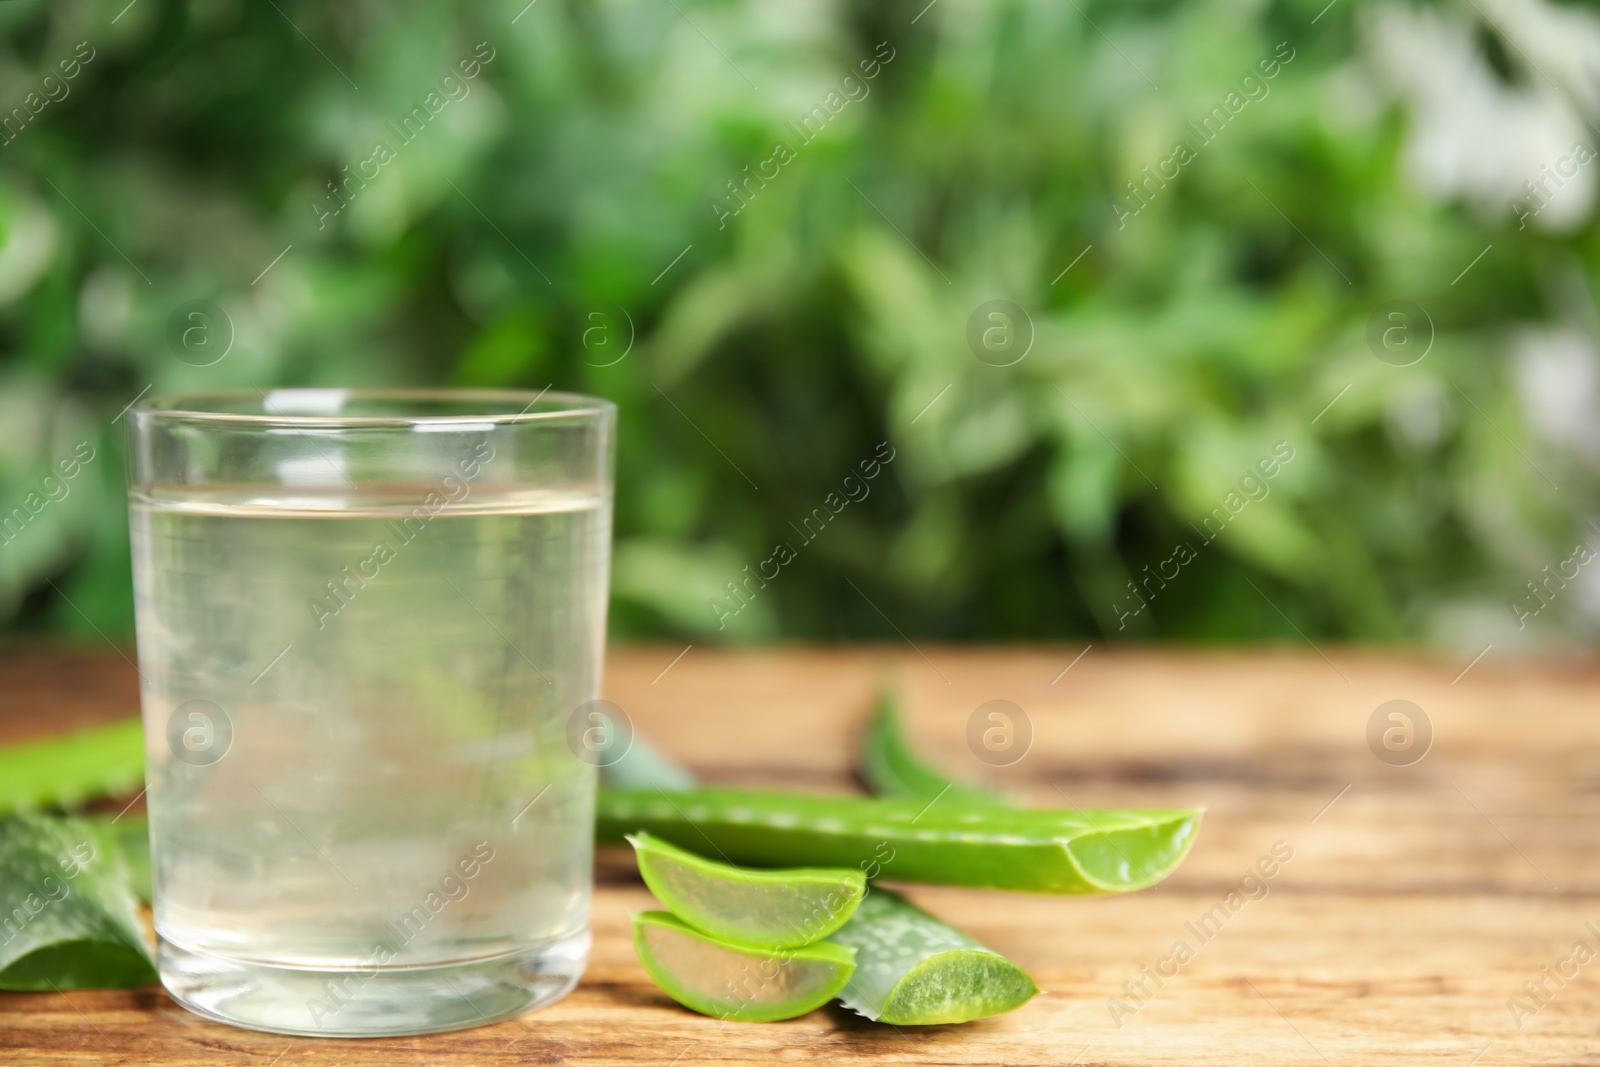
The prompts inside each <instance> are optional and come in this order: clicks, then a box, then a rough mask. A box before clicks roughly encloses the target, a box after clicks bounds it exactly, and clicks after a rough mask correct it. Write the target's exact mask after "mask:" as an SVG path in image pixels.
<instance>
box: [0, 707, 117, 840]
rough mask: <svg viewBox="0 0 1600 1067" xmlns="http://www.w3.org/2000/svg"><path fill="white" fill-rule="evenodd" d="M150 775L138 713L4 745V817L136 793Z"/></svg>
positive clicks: (0, 789)
mask: <svg viewBox="0 0 1600 1067" xmlns="http://www.w3.org/2000/svg"><path fill="white" fill-rule="evenodd" d="M143 779H144V733H143V730H142V728H141V726H140V722H139V720H138V719H137V718H133V719H124V720H122V721H121V722H115V723H112V724H110V725H109V726H95V727H92V728H90V729H87V730H79V731H77V732H76V733H71V734H66V735H64V736H60V737H47V738H45V739H43V740H41V741H28V742H24V743H23V744H20V745H10V746H7V747H5V748H0V816H4V815H10V814H13V813H14V812H19V811H32V810H34V809H35V808H44V807H60V808H75V807H77V806H78V805H80V804H82V803H84V802H85V801H87V800H92V799H94V798H95V797H101V796H112V795H115V794H118V793H132V792H133V791H134V790H136V789H138V788H139V785H140V783H141V782H142V781H143Z"/></svg>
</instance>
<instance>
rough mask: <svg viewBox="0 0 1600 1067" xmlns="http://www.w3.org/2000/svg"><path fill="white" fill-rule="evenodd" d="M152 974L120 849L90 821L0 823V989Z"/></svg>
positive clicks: (130, 982)
mask: <svg viewBox="0 0 1600 1067" xmlns="http://www.w3.org/2000/svg"><path fill="white" fill-rule="evenodd" d="M155 980H156V970H155V965H154V963H153V962H152V961H151V959H150V952H149V949H148V948H147V947H146V946H145V942H144V936H143V933H142V931H141V930H140V927H139V919H138V912H137V903H136V901H135V900H134V896H133V893H132V891H131V890H130V889H129V887H128V872H127V869H126V866H125V865H124V863H123V860H122V855H121V853H120V851H119V850H118V849H117V847H116V844H115V842H114V841H113V840H112V837H111V834H110V833H109V832H108V831H107V829H106V828H105V827H103V826H101V825H98V824H97V823H95V822H94V821H92V820H89V819H79V818H58V817H50V816H42V815H20V816H17V817H15V818H11V819H7V820H5V821H3V822H0V989H21V990H36V991H43V990H52V989H55V990H59V989H106V988H124V987H130V986H139V985H145V984H147V983H149V982H153V981H155Z"/></svg>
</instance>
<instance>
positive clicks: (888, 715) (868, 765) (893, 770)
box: [857, 688, 1009, 805]
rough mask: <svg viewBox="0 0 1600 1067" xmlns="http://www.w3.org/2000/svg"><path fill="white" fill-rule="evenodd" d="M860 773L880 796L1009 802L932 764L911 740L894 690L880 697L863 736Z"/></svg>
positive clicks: (870, 787) (859, 763) (992, 802)
mask: <svg viewBox="0 0 1600 1067" xmlns="http://www.w3.org/2000/svg"><path fill="white" fill-rule="evenodd" d="M857 770H858V771H859V773H860V775H861V778H862V780H863V781H865V782H866V783H867V788H869V789H871V790H872V791H873V792H874V793H876V794H877V795H878V796H886V797H907V798H916V797H920V798H922V800H924V801H929V800H933V799H934V798H936V797H937V798H941V799H943V800H953V801H957V802H958V803H962V804H967V805H977V804H997V805H1004V804H1007V803H1009V801H1008V800H1007V799H1006V798H1005V797H1003V796H1001V795H1000V794H999V793H996V792H994V791H993V790H990V789H985V788H984V787H982V786H978V785H970V784H968V783H965V782H958V781H956V780H955V779H953V778H951V777H950V776H949V775H946V774H945V773H944V772H942V771H940V770H939V769H938V768H936V767H934V766H933V765H932V764H930V763H928V762H927V761H926V760H924V759H923V758H922V756H921V755H920V754H918V753H917V751H916V750H915V749H914V748H912V747H911V742H910V741H909V740H907V738H906V735H905V730H904V728H903V727H902V725H901V722H900V700H899V697H898V696H897V695H896V694H895V692H894V691H893V690H890V689H887V688H885V689H884V690H882V691H881V692H880V693H879V694H878V706H877V709H876V710H875V711H874V712H873V714H872V718H871V719H869V720H868V721H867V728H866V730H865V731H864V732H863V733H862V735H861V749H860V752H859V754H858V759H857Z"/></svg>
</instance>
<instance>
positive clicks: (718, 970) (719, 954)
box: [633, 911, 855, 1023]
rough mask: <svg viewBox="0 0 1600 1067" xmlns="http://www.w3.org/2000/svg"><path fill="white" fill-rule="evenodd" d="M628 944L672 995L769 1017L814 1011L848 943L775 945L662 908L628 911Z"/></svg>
mask: <svg viewBox="0 0 1600 1067" xmlns="http://www.w3.org/2000/svg"><path fill="white" fill-rule="evenodd" d="M633 948H634V951H635V952H636V953H638V955H639V962H640V963H642V964H644V969H645V972H646V973H648V974H649V975H650V978H651V980H652V981H653V982H655V984H656V985H658V986H660V987H661V988H662V990H663V991H664V992H665V993H666V994H667V995H668V996H669V997H671V998H672V999H673V1000H676V1001H677V1002H678V1003H679V1004H682V1005H683V1006H684V1007H686V1008H691V1009H693V1010H695V1011H697V1012H699V1013H700V1014H702V1015H712V1016H716V1017H717V1018H721V1019H734V1020H737V1021H739V1022H752V1023H760V1022H775V1021H776V1020H779V1019H792V1018H794V1017H795V1016H797V1015H804V1014H806V1012H809V1011H815V1010H816V1009H817V1008H820V1007H822V1005H824V1004H826V1003H827V1002H828V1001H830V1000H832V999H833V998H834V997H836V996H838V995H839V991H840V990H841V989H843V988H844V985H845V983H846V982H848V981H849V980H850V974H851V972H852V971H854V970H855V950H854V949H852V948H848V947H846V946H844V945H836V944H834V943H832V942H830V941H818V942H817V943H816V944H813V945H805V946H802V947H799V948H787V949H782V950H780V951H777V952H767V951H765V950H751V949H748V948H744V947H742V946H739V945H735V944H731V943H729V942H726V941H722V940H719V939H718V938H714V937H710V936H708V935H706V934H703V933H701V932H700V931H698V930H696V929H694V928H693V927H692V926H690V925H689V924H688V923H686V922H684V921H683V920H682V919H679V918H677V917H676V916H674V915H671V914H669V913H667V912H664V911H647V912H643V913H641V914H639V915H635V916H634V917H633Z"/></svg>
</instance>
